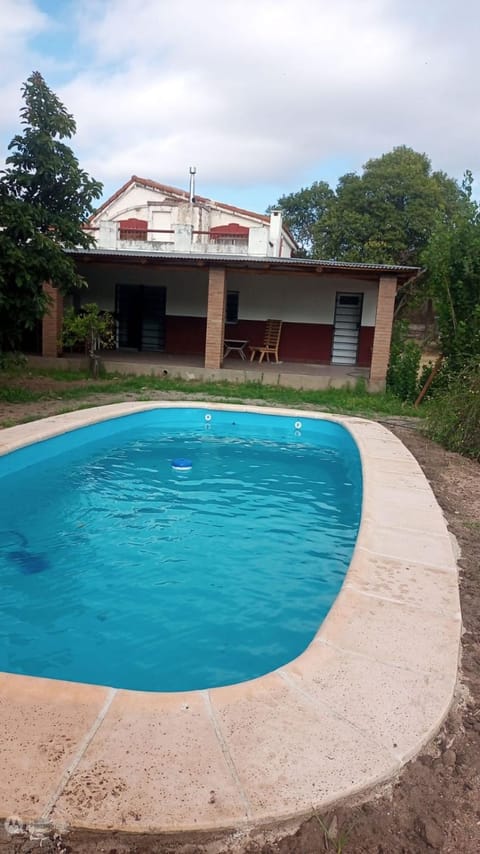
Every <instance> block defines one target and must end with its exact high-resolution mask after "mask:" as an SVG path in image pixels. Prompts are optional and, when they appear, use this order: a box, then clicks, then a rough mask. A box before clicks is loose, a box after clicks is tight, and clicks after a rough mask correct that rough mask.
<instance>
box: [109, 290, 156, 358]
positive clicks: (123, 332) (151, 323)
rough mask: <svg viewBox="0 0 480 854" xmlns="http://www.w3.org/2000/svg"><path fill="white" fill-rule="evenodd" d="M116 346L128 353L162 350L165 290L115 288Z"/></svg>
mask: <svg viewBox="0 0 480 854" xmlns="http://www.w3.org/2000/svg"><path fill="white" fill-rule="evenodd" d="M115 303H116V313H117V320H118V346H119V347H121V348H124V349H130V350H142V351H143V350H155V351H159V350H160V351H161V350H164V349H165V304H166V288H161V287H157V286H153V285H152V286H151V287H150V286H148V285H117V291H116V300H115Z"/></svg>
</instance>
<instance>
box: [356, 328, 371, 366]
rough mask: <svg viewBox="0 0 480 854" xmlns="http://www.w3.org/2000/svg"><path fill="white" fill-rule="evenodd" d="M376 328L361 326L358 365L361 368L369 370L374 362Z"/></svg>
mask: <svg viewBox="0 0 480 854" xmlns="http://www.w3.org/2000/svg"><path fill="white" fill-rule="evenodd" d="M374 333H375V327H374V326H361V327H360V334H359V338H358V355H357V365H358V366H359V367H360V368H369V367H370V365H371V362H372V349H373V336H374Z"/></svg>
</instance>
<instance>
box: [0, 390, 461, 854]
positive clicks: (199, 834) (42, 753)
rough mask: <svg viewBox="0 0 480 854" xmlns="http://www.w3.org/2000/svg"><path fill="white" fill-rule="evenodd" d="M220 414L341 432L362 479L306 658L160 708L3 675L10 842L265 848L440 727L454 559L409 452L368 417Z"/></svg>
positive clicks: (3, 448) (146, 697) (25, 431)
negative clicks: (343, 551) (43, 839)
mask: <svg viewBox="0 0 480 854" xmlns="http://www.w3.org/2000/svg"><path fill="white" fill-rule="evenodd" d="M171 405H172V404H171V403H170V402H167V401H161V402H158V401H155V402H147V401H143V402H128V403H117V404H111V405H109V406H102V407H98V408H94V409H87V410H81V411H78V412H70V413H67V414H63V415H58V416H53V417H50V418H46V419H43V420H42V421H37V422H33V423H28V424H22V425H19V426H17V427H11V428H6V429H5V430H3V431H1V434H0V456H1V455H2V454H3V455H6V454H8V460H9V465H10V466H13V463H14V461H16V465H17V464H18V463H19V457H17V456H16V455H14V454H11V453H10V452H12V451H14V450H17V449H19V448H25V451H24V452H23V453H24V454H26V455H27V457H23V462H24V463H25V464H28V454H29V453H30V452H29V451H28V449H27V448H26V446H27V445H28V444H30V443H35V442H36V443H37V445H36V450H35V453H37V452H38V451H39V450H40V449H41V448H46V447H51V446H48V445H47V444H46V443H45V444H43V443H42V445H39V444H38V443H39V442H40V440H43V439H45V440H46V439H50V438H52V437H54V436H60V435H61V434H64V433H65V432H68V431H73V430H77V429H78V428H82V427H84V426H86V425H90V424H93V423H98V422H102V421H107V420H108V419H112V418H119V417H120V416H123V415H126V414H132V413H138V412H140V411H147V410H160V409H165V408H171ZM175 406H176V407H177V408H185V409H189V410H190V409H192V408H198V409H203V410H204V411H205V404H204V403H202V402H200V401H199V402H192V401H189V402H183V401H178V403H176V404H175ZM213 410H215V412H216V411H224V412H227V411H228V412H229V413H230V416H231V419H232V420H233V418H234V413H235V415H236V414H237V413H238V412H239V411H240V410H241V411H242V412H250V413H256V414H262V415H265V414H271V415H274V416H275V417H278V416H279V415H285V416H286V417H287V418H292V419H295V420H299V421H302V422H303V421H309V420H310V419H317V420H323V421H324V420H329V421H331V422H336V423H340V424H342V425H345V428H346V429H347V430H348V432H349V433H350V434H351V435H352V436H353V437H354V440H355V443H356V445H357V446H358V448H359V452H360V454H361V459H362V475H363V483H362V493H363V494H362V520H361V526H360V529H359V532H358V537H357V541H356V545H355V549H354V552H353V555H352V560H351V563H350V566H349V570H348V574H347V576H346V579H345V583H344V584H343V585H342V589H341V591H340V592H339V594H338V596H337V598H336V599H335V602H334V605H333V606H332V608H331V609H330V611H329V613H328V615H327V617H326V619H325V620H324V621H323V623H322V624H321V626H320V628H319V631H318V632H317V634H316V636H315V638H314V639H313V641H312V643H311V644H310V645H309V646H308V648H307V649H306V650H305V651H304V652H303V653H302V654H301V655H300V656H299V657H298V658H296V659H294V660H293V661H291V662H289V663H288V664H286V665H285V666H283V667H280V668H278V669H277V670H275V671H274V672H273V673H269V674H267V675H265V676H263V677H261V678H259V679H254V680H253V681H248V682H242V683H240V684H237V685H230V686H228V687H219V688H212V689H209V690H204V691H190V692H176V693H163V692H158V691H147V692H145V691H130V690H118V689H116V688H109V687H104V686H100V685H88V684H79V683H75V682H64V681H61V680H59V679H42V678H38V677H33V676H22V675H18V674H15V673H0V694H1V698H2V702H1V703H0V749H1V750H2V751H3V753H2V757H3V760H4V761H3V765H2V775H0V803H2V805H3V814H2V819H3V818H4V817H7V816H15V819H14V821H13V828H14V832H15V834H18V833H21V831H22V829H23V833H24V836H26V837H27V836H29V835H32V834H36V833H37V831H38V833H39V834H43V835H44V834H45V831H46V830H47V831H48V829H49V828H50V829H55V830H56V832H58V833H59V834H60V837H61V836H62V835H63V833H64V832H65V828H66V827H68V828H69V831H70V832H69V837H68V839H69V844H70V845H71V846H72V845H73V847H74V848H75V847H76V845H77V844H80V845H81V844H84V840H85V828H88V832H89V833H91V834H92V837H91V838H93V834H95V837H94V838H95V842H96V844H98V845H100V847H107V846H109V847H111V845H112V844H113V845H118V843H119V840H120V841H121V840H122V839H123V841H124V844H126V845H127V847H128V846H131V844H132V840H135V841H136V842H138V844H140V845H141V844H145V839H146V838H147V837H148V840H149V843H150V844H151V845H154V846H155V845H157V847H159V848H161V847H162V845H164V844H165V834H169V836H168V839H170V840H171V836H170V834H175V837H176V838H178V839H179V841H182V842H188V844H194V843H195V842H198V843H199V844H201V845H203V843H204V842H205V835H204V834H205V833H207V834H210V833H212V832H214V834H215V838H216V839H218V840H220V839H221V840H222V844H223V847H228V845H231V843H232V841H233V840H234V839H235V840H237V841H238V840H239V839H240V840H242V839H245V838H248V839H253V838H254V837H253V836H252V834H257V832H258V833H259V834H262V833H263V831H262V828H266V827H268V828H270V830H269V837H268V838H269V840H270V841H271V840H272V836H271V829H272V827H274V826H277V827H278V826H279V824H278V823H279V822H281V823H283V822H285V821H291V820H294V821H295V822H297V821H299V820H300V818H302V817H303V818H304V817H306V816H310V815H311V813H312V809H315V810H316V811H317V812H318V814H319V815H322V814H324V813H325V812H326V811H332V809H335V805H336V804H340V803H341V804H344V803H345V801H346V800H348V798H349V797H351V796H355V797H358V793H359V792H366V791H367V790H371V787H372V786H374V785H375V784H377V783H379V782H380V781H382V780H386V779H388V778H390V777H391V776H392V775H396V774H398V771H399V769H400V768H401V767H402V765H403V764H404V763H405V762H407V761H408V760H410V759H411V758H412V756H414V755H415V754H416V753H417V752H418V750H419V749H420V748H421V747H422V746H423V745H425V744H426V743H427V742H428V741H429V740H430V739H431V738H432V736H433V735H434V734H435V733H436V732H437V730H438V728H439V726H440V724H441V722H442V721H443V720H444V718H445V715H446V714H447V711H448V709H449V707H450V704H451V701H452V698H453V696H454V690H455V684H456V682H455V680H456V673H457V663H458V650H459V642H460V634H461V615H460V604H459V597H458V586H457V570H456V559H455V554H454V551H453V548H452V541H451V537H450V535H449V532H448V530H447V528H446V524H445V520H444V517H443V514H442V511H441V509H440V508H439V507H438V504H437V503H436V501H435V498H434V496H433V494H432V491H431V488H430V486H429V484H428V481H427V480H426V478H425V476H424V475H423V473H422V471H421V469H420V467H419V466H418V463H417V462H416V461H415V459H414V458H413V457H412V455H411V454H410V453H409V451H407V449H406V448H405V447H404V446H403V445H402V444H401V442H399V440H398V439H397V438H396V437H395V436H393V435H392V434H391V433H390V432H389V431H388V430H387V429H386V428H385V427H383V426H382V425H380V424H378V423H374V422H371V421H367V420H365V419H358V418H350V417H337V416H333V415H322V414H320V413H314V412H305V411H301V410H296V411H294V412H292V411H289V410H286V409H284V410H280V411H279V410H276V409H275V410H274V409H271V408H269V409H266V408H265V407H254V406H249V407H248V408H247V407H238V406H236V405H229V404H220V403H215V404H212V409H211V410H210V412H211V414H212V417H215V418H216V416H214V411H213ZM275 423H278V422H275ZM290 423H291V422H290ZM107 429H108V430H111V429H113V425H112V422H110V425H108V426H107ZM74 437H75V441H77V440H78V441H81V436H80V434H78V433H76V434H72V435H71V439H73V438H74ZM296 438H299V437H296ZM303 438H306V436H304V437H303ZM62 441H63V440H62ZM57 447H58V446H57ZM33 450H34V449H32V451H33ZM6 460H7V457H5V462H6ZM30 462H31V460H30ZM22 464H23V463H22ZM192 471H193V469H192ZM41 574H42V572H40V575H41ZM44 574H45V573H44ZM0 583H1V580H0ZM32 768H33V769H35V773H34V774H32ZM192 817H193V820H192ZM282 827H284V825H283V824H282ZM52 832H53V830H52ZM123 834H125V835H123ZM180 837H181V839H180ZM17 838H18V837H17ZM35 838H37V837H36V836H35ZM209 838H211V837H210V836H209ZM256 838H257V839H258V841H259V844H260V842H261V844H264V842H265V838H264V837H261V836H260V837H256ZM167 844H168V842H167ZM219 844H220V842H219Z"/></svg>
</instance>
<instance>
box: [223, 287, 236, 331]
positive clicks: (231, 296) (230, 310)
mask: <svg viewBox="0 0 480 854" xmlns="http://www.w3.org/2000/svg"><path fill="white" fill-rule="evenodd" d="M238 297H239V292H238V291H227V304H226V306H225V323H238Z"/></svg>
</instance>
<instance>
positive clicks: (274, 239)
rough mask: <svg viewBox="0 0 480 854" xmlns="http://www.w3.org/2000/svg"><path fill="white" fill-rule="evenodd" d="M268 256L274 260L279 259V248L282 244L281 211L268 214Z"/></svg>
mask: <svg viewBox="0 0 480 854" xmlns="http://www.w3.org/2000/svg"><path fill="white" fill-rule="evenodd" d="M268 242H269V249H270V252H269V255H272V256H273V257H274V258H279V257H280V246H281V242H282V211H281V210H272V211H271V213H270V226H269V233H268Z"/></svg>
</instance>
